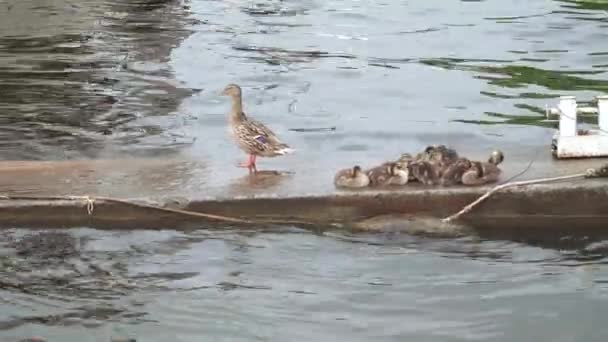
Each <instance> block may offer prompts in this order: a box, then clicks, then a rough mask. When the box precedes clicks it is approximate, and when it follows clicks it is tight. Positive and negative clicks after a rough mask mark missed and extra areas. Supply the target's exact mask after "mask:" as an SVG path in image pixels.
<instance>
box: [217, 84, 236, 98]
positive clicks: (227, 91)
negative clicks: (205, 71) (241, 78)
mask: <svg viewBox="0 0 608 342" xmlns="http://www.w3.org/2000/svg"><path fill="white" fill-rule="evenodd" d="M221 95H224V96H231V97H239V96H241V87H239V86H238V85H236V84H234V83H230V84H229V85H227V86H226V87H225V88H224V90H223V91H222V93H221Z"/></svg>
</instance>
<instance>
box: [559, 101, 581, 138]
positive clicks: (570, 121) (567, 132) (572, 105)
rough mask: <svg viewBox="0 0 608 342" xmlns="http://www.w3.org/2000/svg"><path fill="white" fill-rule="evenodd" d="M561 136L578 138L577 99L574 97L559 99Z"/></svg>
mask: <svg viewBox="0 0 608 342" xmlns="http://www.w3.org/2000/svg"><path fill="white" fill-rule="evenodd" d="M558 108H559V110H560V112H561V113H560V116H559V135H560V136H562V137H574V136H576V121H577V120H576V99H575V97H574V96H561V97H560V98H559V105H558Z"/></svg>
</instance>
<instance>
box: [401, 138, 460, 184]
mask: <svg viewBox="0 0 608 342" xmlns="http://www.w3.org/2000/svg"><path fill="white" fill-rule="evenodd" d="M459 158H460V157H459V156H458V153H457V152H456V150H454V149H451V148H449V147H447V146H445V145H429V146H427V147H426V148H425V149H424V151H422V152H420V153H418V154H416V156H415V157H413V158H412V160H411V161H409V162H408V167H409V170H410V174H411V175H412V177H414V178H415V179H416V180H417V181H419V182H420V183H422V184H425V185H440V184H441V183H442V176H443V173H444V172H445V171H446V169H447V168H448V167H449V166H450V165H451V164H453V163H454V162H456V161H457V160H458V159H459ZM400 160H402V161H403V160H407V154H403V155H402V156H401V158H400Z"/></svg>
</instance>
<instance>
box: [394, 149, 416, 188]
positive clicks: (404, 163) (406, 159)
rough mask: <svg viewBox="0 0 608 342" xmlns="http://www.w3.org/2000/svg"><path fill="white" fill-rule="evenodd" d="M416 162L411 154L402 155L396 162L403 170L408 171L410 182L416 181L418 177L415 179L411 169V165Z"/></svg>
mask: <svg viewBox="0 0 608 342" xmlns="http://www.w3.org/2000/svg"><path fill="white" fill-rule="evenodd" d="M414 161H415V158H414V157H412V155H411V154H409V153H403V154H401V156H400V157H399V159H397V160H396V161H395V163H396V164H397V165H399V166H400V167H401V168H402V169H404V170H407V173H408V181H410V182H411V181H416V177H414V174H413V173H412V170H411V168H410V165H411V164H412V163H413V162H414Z"/></svg>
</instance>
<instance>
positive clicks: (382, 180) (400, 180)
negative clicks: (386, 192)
mask: <svg viewBox="0 0 608 342" xmlns="http://www.w3.org/2000/svg"><path fill="white" fill-rule="evenodd" d="M367 176H368V177H369V181H370V184H371V185H372V186H385V185H405V184H407V182H408V181H409V170H408V168H407V167H406V168H403V167H402V166H401V165H399V164H398V163H393V162H388V163H384V164H382V165H380V166H377V167H374V168H372V169H369V170H368V171H367Z"/></svg>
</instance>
